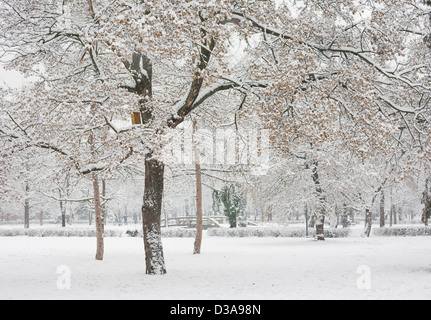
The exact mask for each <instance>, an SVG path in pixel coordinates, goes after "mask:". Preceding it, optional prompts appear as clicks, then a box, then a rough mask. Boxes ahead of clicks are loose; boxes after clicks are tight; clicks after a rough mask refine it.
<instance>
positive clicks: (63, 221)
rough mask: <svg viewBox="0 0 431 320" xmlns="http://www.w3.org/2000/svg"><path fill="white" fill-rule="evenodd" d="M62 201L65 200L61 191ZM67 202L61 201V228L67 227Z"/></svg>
mask: <svg viewBox="0 0 431 320" xmlns="http://www.w3.org/2000/svg"><path fill="white" fill-rule="evenodd" d="M59 195H60V199H61V198H63V194H62V192H61V190H60V191H59ZM66 210H67V209H66V202H65V201H62V200H60V212H61V226H62V227H63V228H65V227H66Z"/></svg>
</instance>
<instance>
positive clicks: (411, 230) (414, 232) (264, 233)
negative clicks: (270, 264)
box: [0, 226, 431, 238]
mask: <svg viewBox="0 0 431 320" xmlns="http://www.w3.org/2000/svg"><path fill="white" fill-rule="evenodd" d="M372 233H373V236H376V237H417V236H431V228H429V227H424V226H394V227H390V228H389V227H387V228H373V231H372ZM207 235H208V236H210V237H239V238H246V237H260V238H264V237H272V238H278V237H280V238H305V230H304V229H303V228H294V227H289V228H283V227H257V228H255V227H249V228H236V229H228V228H211V229H208V231H207ZM349 235H350V229H333V228H326V230H325V238H347V237H349ZM16 236H28V237H96V230H94V229H90V228H66V229H65V228H46V229H45V228H36V229H24V228H0V237H16ZM195 236H196V230H195V229H185V228H162V237H163V238H194V237H195ZM314 236H315V230H314V229H310V234H309V237H314ZM105 237H107V238H109V237H142V230H139V231H138V230H128V231H127V232H126V231H125V230H124V229H123V230H121V229H109V228H106V229H105Z"/></svg>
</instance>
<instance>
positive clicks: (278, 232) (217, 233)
mask: <svg viewBox="0 0 431 320" xmlns="http://www.w3.org/2000/svg"><path fill="white" fill-rule="evenodd" d="M207 234H208V236H211V237H241V238H243V237H259V238H268V237H271V238H278V237H280V238H305V230H304V229H302V228H283V227H270V228H268V227H261V228H235V229H227V228H211V229H208V233H207ZM349 234H350V230H349V229H327V230H325V237H326V238H347V237H348V236H349ZM314 235H315V231H314V230H311V231H310V234H309V236H310V237H314Z"/></svg>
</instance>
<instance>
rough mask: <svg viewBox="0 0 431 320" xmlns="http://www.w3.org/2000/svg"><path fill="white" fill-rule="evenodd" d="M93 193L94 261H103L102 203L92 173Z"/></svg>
mask: <svg viewBox="0 0 431 320" xmlns="http://www.w3.org/2000/svg"><path fill="white" fill-rule="evenodd" d="M92 180H93V191H94V212H95V223H96V237H97V252H96V260H103V256H104V251H105V249H104V239H103V219H102V203H101V199H100V187H99V178H98V177H97V174H96V173H95V172H93V173H92Z"/></svg>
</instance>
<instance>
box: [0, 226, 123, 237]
mask: <svg viewBox="0 0 431 320" xmlns="http://www.w3.org/2000/svg"><path fill="white" fill-rule="evenodd" d="M123 234H124V232H123V231H122V230H116V229H105V235H104V236H105V237H106V238H111V237H122V236H123ZM17 236H28V237H79V238H93V237H96V230H94V229H90V228H36V229H24V228H10V229H0V237H17Z"/></svg>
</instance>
